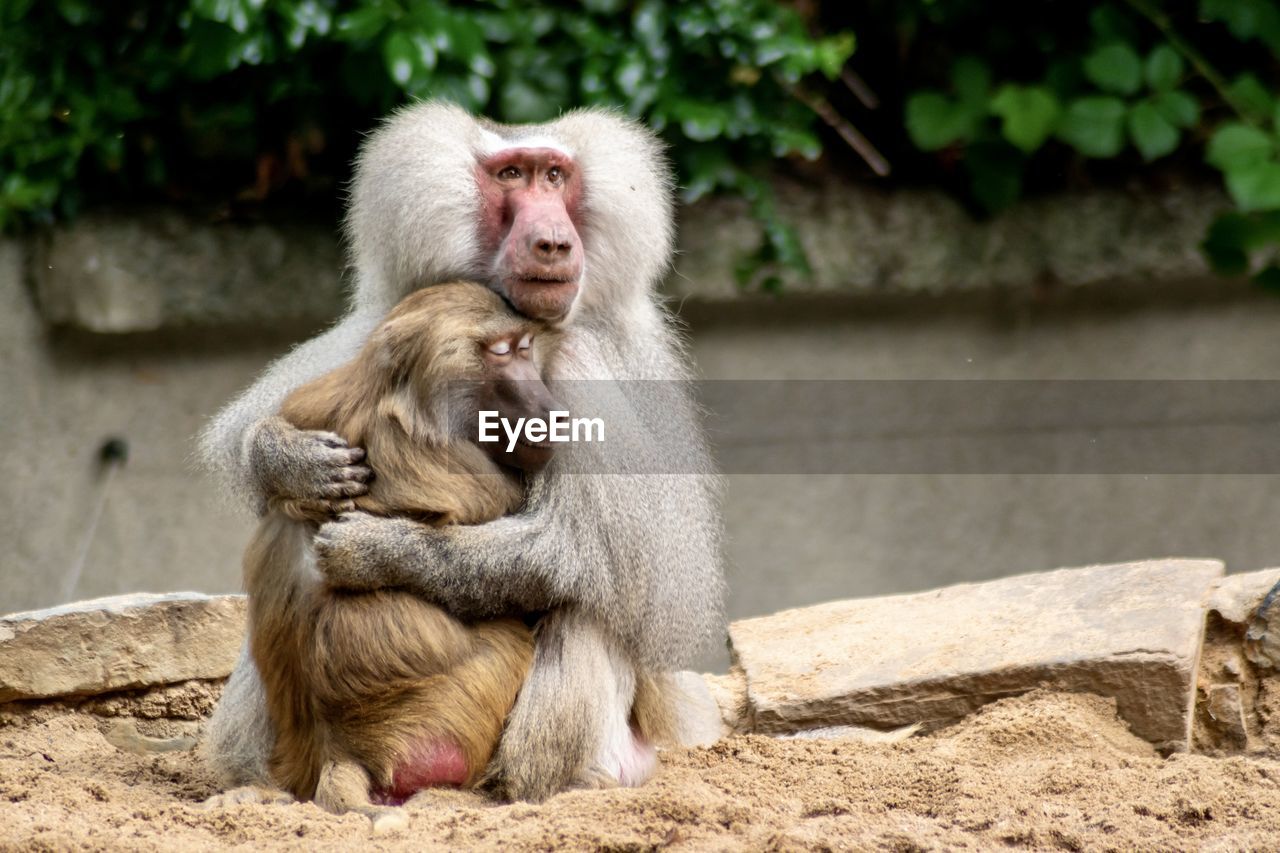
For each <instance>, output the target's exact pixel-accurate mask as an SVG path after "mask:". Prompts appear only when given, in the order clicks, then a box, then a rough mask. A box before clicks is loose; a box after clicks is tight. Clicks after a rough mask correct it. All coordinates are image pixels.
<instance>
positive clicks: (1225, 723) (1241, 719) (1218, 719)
mask: <svg viewBox="0 0 1280 853" xmlns="http://www.w3.org/2000/svg"><path fill="white" fill-rule="evenodd" d="M1205 704H1206V706H1207V710H1208V712H1209V716H1210V718H1212V720H1213V721H1214V723H1216V724H1217V727H1218V729H1219V730H1220V731H1221V732H1222V734H1223V736H1224V737H1225V738H1226V739H1227V741H1228V742H1229V743H1230V744H1231V745H1233V746H1235V747H1236V748H1242V747H1244V746H1245V745H1247V744H1248V742H1249V727H1248V725H1247V724H1246V722H1245V715H1244V706H1243V705H1242V704H1241V703H1240V686H1239V685H1237V684H1215V685H1213V686H1211V687H1209V688H1208V689H1207V690H1206V691H1205Z"/></svg>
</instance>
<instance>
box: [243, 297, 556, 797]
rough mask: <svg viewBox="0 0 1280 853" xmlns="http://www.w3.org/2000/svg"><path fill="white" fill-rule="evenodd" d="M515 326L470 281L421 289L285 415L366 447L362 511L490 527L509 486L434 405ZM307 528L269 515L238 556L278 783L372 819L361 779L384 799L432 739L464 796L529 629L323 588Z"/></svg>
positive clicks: (284, 510) (525, 657) (399, 596)
mask: <svg viewBox="0 0 1280 853" xmlns="http://www.w3.org/2000/svg"><path fill="white" fill-rule="evenodd" d="M513 325H523V326H529V325H530V324H529V323H528V322H527V321H524V320H523V319H521V318H518V317H516V315H514V314H512V313H511V312H510V311H509V309H506V308H505V307H504V305H503V303H502V301H501V300H500V299H499V298H498V297H497V296H495V295H494V294H492V293H490V292H488V291H487V290H485V289H484V288H482V287H480V286H479V285H441V286H436V287H433V288H430V289H428V290H424V291H420V292H418V293H415V294H413V295H411V296H409V297H407V298H406V299H405V300H404V301H403V302H401V303H400V304H399V305H397V306H396V308H395V309H394V310H393V311H392V312H391V313H390V314H389V315H388V317H387V319H386V320H385V321H384V322H383V323H382V324H381V325H380V326H379V327H378V328H377V329H376V330H375V331H374V333H373V334H372V335H371V336H370V339H369V341H368V342H367V344H366V345H365V347H364V348H363V349H362V350H361V352H360V354H359V355H358V356H357V358H356V359H355V360H354V361H352V362H351V363H349V364H347V365H344V366H343V367H340V368H338V369H337V370H334V371H332V372H330V373H328V374H326V375H324V376H321V377H320V378H318V379H316V380H315V381H313V382H311V383H309V384H307V385H305V386H303V387H301V388H299V389H298V390H296V391H295V392H293V394H291V395H290V396H289V398H288V399H287V400H286V401H285V403H284V405H283V406H282V409H281V416H282V417H283V418H284V419H285V420H287V421H288V422H289V423H290V424H292V425H293V426H295V427H298V428H302V429H319V430H329V431H332V432H334V433H337V434H338V435H339V436H341V437H342V438H344V439H346V440H347V441H348V442H349V443H350V444H351V445H353V446H354V445H360V446H363V447H365V448H366V449H367V453H368V459H369V461H370V464H371V465H372V467H373V468H374V470H375V472H376V477H375V479H374V480H373V482H372V483H371V484H370V488H369V492H368V494H367V495H364V496H362V497H360V498H358V499H356V501H355V505H356V508H357V509H360V510H362V511H365V512H370V513H374V514H378V515H389V516H390V515H396V516H399V515H404V516H411V517H413V518H415V519H417V520H419V521H425V522H428V523H431V524H435V525H443V524H476V523H480V522H484V521H488V520H491V519H494V518H497V517H499V516H501V515H504V514H506V513H508V512H511V511H513V510H515V509H517V508H518V507H519V505H520V502H521V500H522V498H523V489H522V487H521V484H520V481H519V478H518V477H517V476H514V475H513V474H511V473H509V472H504V471H503V470H502V469H501V468H500V467H499V466H498V465H497V464H496V463H495V462H493V461H492V460H491V459H490V457H489V456H488V455H487V454H486V453H485V452H484V451H483V450H481V449H480V448H479V447H478V446H476V445H475V444H474V443H472V442H471V441H468V440H463V439H459V438H457V437H456V436H454V435H451V433H450V430H449V428H448V425H447V419H448V414H447V413H446V412H443V411H442V410H440V409H439V408H438V407H439V405H440V404H441V403H442V402H445V401H444V400H443V399H442V398H443V396H445V395H446V394H447V393H449V391H450V389H449V388H448V387H447V381H446V378H447V379H449V380H453V379H457V378H460V377H461V378H469V377H470V373H468V370H469V369H470V367H469V365H470V363H471V361H470V359H471V358H472V357H473V356H472V355H471V352H470V350H469V349H468V348H475V347H478V346H479V343H478V342H479V341H480V340H483V339H484V338H485V337H486V336H487V335H489V334H492V333H496V332H497V331H500V330H503V329H504V328H511V327H512V326H513ZM472 372H473V371H472ZM454 393H462V391H455V392H454ZM433 407H437V408H433ZM318 521H319V519H314V518H309V517H307V516H306V514H305V513H299V512H293V511H292V508H291V507H290V506H288V505H286V504H280V505H273V506H272V507H271V508H270V510H269V511H268V514H267V515H266V517H265V518H264V519H263V520H262V522H261V524H260V525H259V528H258V530H257V533H256V535H255V536H254V538H253V541H252V542H251V544H250V546H249V549H248V550H247V552H246V555H245V562H244V567H245V581H246V585H247V587H248V590H249V612H250V646H251V649H252V653H253V658H254V661H255V663H256V664H257V667H258V670H259V672H260V673H261V677H262V680H263V685H264V687H265V688H266V695H267V702H268V709H269V713H270V717H271V720H272V723H273V725H274V728H275V732H276V742H275V747H274V749H273V751H272V753H271V757H270V764H269V766H270V770H271V774H272V776H273V777H274V780H275V781H276V783H277V784H279V785H281V786H282V787H283V788H285V789H286V790H288V791H290V792H291V793H293V794H294V795H295V796H298V797H301V798H312V797H315V798H316V799H317V800H318V801H321V805H324V806H325V807H326V808H331V809H333V810H338V811H345V810H352V809H354V810H357V811H362V812H366V813H370V816H371V817H372V816H374V814H373V813H372V812H371V811H370V809H366V808H365V807H364V806H365V805H368V802H367V796H366V802H365V803H364V804H363V805H359V806H357V805H353V802H354V801H353V800H352V797H353V796H355V795H353V794H352V793H351V791H350V788H351V787H352V786H353V785H354V784H355V783H353V782H352V781H351V780H353V779H361V778H364V777H363V776H362V775H361V774H360V773H359V772H358V771H359V770H360V769H361V768H362V769H363V771H364V772H365V773H367V775H368V778H369V780H370V782H371V783H372V785H373V786H375V787H378V788H381V789H384V790H386V789H389V788H390V786H391V785H392V781H393V775H394V771H395V768H396V767H397V765H399V764H401V763H402V762H403V761H404V760H405V759H406V756H409V755H410V754H411V753H412V749H413V745H414V744H415V743H421V742H422V741H423V740H424V739H427V740H430V739H440V740H443V741H449V742H452V743H455V744H457V746H458V747H460V748H461V751H462V754H463V756H464V757H465V761H466V767H467V769H468V777H467V779H466V782H465V784H466V785H468V786H470V785H475V784H476V783H477V782H479V781H480V779H481V778H482V776H483V773H484V770H485V768H486V766H487V765H488V764H489V760H490V757H491V756H492V754H493V751H494V748H495V747H496V745H497V743H498V740H499V737H500V736H501V733H502V727H503V724H504V721H505V719H506V716H507V714H508V712H509V711H510V709H511V707H512V705H513V704H514V702H515V699H516V695H517V693H518V692H519V689H520V686H521V685H522V684H523V682H524V680H525V676H526V674H527V672H528V669H529V666H530V664H531V662H532V657H533V639H532V635H531V633H530V631H529V629H528V628H527V627H526V626H525V625H524V623H523V622H521V621H519V620H516V619H499V620H490V621H485V622H479V623H475V624H471V625H467V624H464V623H462V622H460V621H459V620H457V619H455V618H453V617H452V616H450V615H449V614H447V613H446V612H444V611H443V610H441V609H440V608H438V607H435V606H433V605H430V604H428V603H426V602H424V601H422V600H420V599H418V598H416V597H414V596H413V595H410V594H408V593H404V592H396V591H390V590H382V591H376V592H351V593H348V592H343V591H338V590H331V589H329V588H327V587H326V586H325V585H324V584H323V583H322V582H321V580H320V577H319V575H318V573H317V572H316V571H315V569H314V567H313V565H312V564H311V559H312V558H311V554H310V543H311V539H312V537H313V536H314V533H315V530H316V527H317V522H318ZM347 765H356V767H354V768H352V767H348V766H347ZM326 768H329V770H326ZM335 768H336V769H335ZM326 773H328V774H329V776H331V777H332V778H334V779H341V780H342V786H343V787H342V791H341V793H340V794H339V793H333V792H329V793H326V791H325V790H323V789H322V790H320V791H317V785H318V783H320V782H321V780H322V775H324V774H326ZM326 778H327V777H326ZM335 784H336V783H335ZM366 794H367V792H366ZM357 799H358V798H357ZM371 808H372V809H374V810H375V811H376V807H371Z"/></svg>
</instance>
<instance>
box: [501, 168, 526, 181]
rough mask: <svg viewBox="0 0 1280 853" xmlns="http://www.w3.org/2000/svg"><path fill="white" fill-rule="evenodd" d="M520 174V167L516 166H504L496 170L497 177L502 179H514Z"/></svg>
mask: <svg viewBox="0 0 1280 853" xmlns="http://www.w3.org/2000/svg"><path fill="white" fill-rule="evenodd" d="M520 176H521V175H520V169H519V168H518V167H516V166H506V167H504V168H503V169H502V170H501V171H499V172H498V177H499V178H500V179H501V180H504V181H514V180H516V179H518V178H519V177H520Z"/></svg>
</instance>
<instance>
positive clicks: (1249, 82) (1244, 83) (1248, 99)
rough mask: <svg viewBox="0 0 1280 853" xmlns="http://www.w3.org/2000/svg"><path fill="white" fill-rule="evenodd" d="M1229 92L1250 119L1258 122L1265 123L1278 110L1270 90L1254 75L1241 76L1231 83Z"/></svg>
mask: <svg viewBox="0 0 1280 853" xmlns="http://www.w3.org/2000/svg"><path fill="white" fill-rule="evenodd" d="M1227 92H1228V93H1229V94H1230V95H1231V100H1232V101H1233V102H1234V103H1236V104H1238V105H1239V106H1240V108H1241V109H1242V110H1243V111H1244V112H1245V114H1246V115H1247V116H1248V117H1249V118H1251V119H1255V120H1257V121H1265V120H1266V119H1267V118H1269V117H1270V116H1271V112H1272V110H1274V109H1275V108H1276V99H1275V98H1274V97H1272V95H1271V92H1270V90H1269V89H1268V88H1267V87H1266V86H1264V85H1262V83H1260V82H1259V81H1258V78H1257V77H1255V76H1253V75H1252V74H1241V75H1240V76H1239V77H1237V78H1236V79H1235V80H1233V81H1231V84H1230V85H1229V86H1227Z"/></svg>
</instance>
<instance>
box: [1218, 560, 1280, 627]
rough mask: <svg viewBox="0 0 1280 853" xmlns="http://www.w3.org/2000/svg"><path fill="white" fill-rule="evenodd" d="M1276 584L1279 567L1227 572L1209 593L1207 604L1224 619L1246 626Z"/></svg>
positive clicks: (1278, 578)
mask: <svg viewBox="0 0 1280 853" xmlns="http://www.w3.org/2000/svg"><path fill="white" fill-rule="evenodd" d="M1277 583H1280V569H1262V570H1261V571H1257V572H1244V573H1243V574H1238V575H1227V576H1226V577H1224V578H1223V579H1222V580H1220V581H1218V583H1217V585H1216V586H1214V588H1213V592H1211V593H1209V604H1208V607H1209V609H1210V610H1212V611H1215V612H1216V613H1217V614H1218V615H1219V616H1221V617H1222V618H1223V619H1225V620H1227V621H1228V622H1234V623H1235V624H1237V625H1246V624H1248V623H1249V620H1251V619H1252V618H1253V615H1254V612H1255V611H1257V609H1258V607H1259V606H1260V605H1261V604H1262V600H1263V599H1264V598H1266V597H1267V593H1269V592H1271V589H1272V587H1274V586H1275V585H1276V584H1277Z"/></svg>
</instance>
